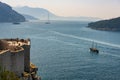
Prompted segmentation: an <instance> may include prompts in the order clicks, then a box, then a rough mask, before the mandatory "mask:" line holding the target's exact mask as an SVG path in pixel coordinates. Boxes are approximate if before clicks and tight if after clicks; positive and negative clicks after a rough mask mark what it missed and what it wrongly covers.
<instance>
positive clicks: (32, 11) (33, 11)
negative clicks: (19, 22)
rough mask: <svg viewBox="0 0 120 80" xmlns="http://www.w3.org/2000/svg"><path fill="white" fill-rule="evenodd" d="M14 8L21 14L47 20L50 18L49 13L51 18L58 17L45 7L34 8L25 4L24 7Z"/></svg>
mask: <svg viewBox="0 0 120 80" xmlns="http://www.w3.org/2000/svg"><path fill="white" fill-rule="evenodd" d="M14 10H15V11H17V12H19V13H21V14H27V15H30V16H33V17H35V18H38V19H40V20H46V19H47V18H48V13H49V15H50V17H51V18H55V17H56V15H54V14H53V13H51V12H49V11H48V10H46V9H43V8H32V7H27V6H24V7H15V8H14Z"/></svg>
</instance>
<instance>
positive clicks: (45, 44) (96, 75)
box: [0, 21, 120, 80]
mask: <svg viewBox="0 0 120 80" xmlns="http://www.w3.org/2000/svg"><path fill="white" fill-rule="evenodd" d="M87 24H88V22H80V21H52V22H51V24H49V25H47V24H45V23H44V22H25V23H21V24H20V25H13V24H12V23H0V38H17V37H18V38H30V39H31V61H32V62H33V63H35V64H36V65H37V66H38V68H39V71H38V74H39V75H40V76H41V77H42V80H119V79H120V74H119V71H120V67H119V66H120V37H119V35H120V32H108V31H97V30H92V29H90V28H87V27H86V26H87ZM8 25H9V26H8ZM92 41H95V42H96V43H97V44H98V49H99V50H100V53H99V54H98V55H95V54H91V53H90V52H89V48H90V47H91V45H92Z"/></svg>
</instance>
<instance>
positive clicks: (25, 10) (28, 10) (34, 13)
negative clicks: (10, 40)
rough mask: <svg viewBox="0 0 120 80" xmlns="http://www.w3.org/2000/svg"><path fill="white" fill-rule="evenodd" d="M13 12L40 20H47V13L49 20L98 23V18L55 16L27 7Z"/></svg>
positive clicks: (18, 8) (46, 11) (42, 10)
mask: <svg viewBox="0 0 120 80" xmlns="http://www.w3.org/2000/svg"><path fill="white" fill-rule="evenodd" d="M14 10H16V11H17V12H19V13H21V14H27V15H31V16H33V17H36V18H38V19H40V20H47V18H48V13H49V17H50V20H77V21H98V20H100V18H93V17H82V16H81V17H63V16H57V15H55V14H53V13H52V12H50V11H48V10H46V9H43V8H32V7H28V6H24V7H14Z"/></svg>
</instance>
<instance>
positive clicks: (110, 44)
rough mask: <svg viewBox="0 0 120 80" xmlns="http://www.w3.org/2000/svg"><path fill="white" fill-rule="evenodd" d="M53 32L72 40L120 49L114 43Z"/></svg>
mask: <svg viewBox="0 0 120 80" xmlns="http://www.w3.org/2000/svg"><path fill="white" fill-rule="evenodd" d="M52 32H53V33H55V34H57V35H60V36H64V37H70V38H75V39H80V40H85V41H90V42H92V41H94V42H95V43H99V44H103V45H108V46H112V47H117V48H120V45H117V44H112V43H108V42H102V41H98V40H93V39H88V38H84V37H79V36H75V35H70V34H64V33H60V32H56V31H52Z"/></svg>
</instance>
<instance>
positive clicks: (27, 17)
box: [22, 14, 39, 21]
mask: <svg viewBox="0 0 120 80" xmlns="http://www.w3.org/2000/svg"><path fill="white" fill-rule="evenodd" d="M22 15H23V16H24V17H25V19H26V20H27V21H31V20H39V19H38V18H35V17H33V16H31V15H27V14H22Z"/></svg>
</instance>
